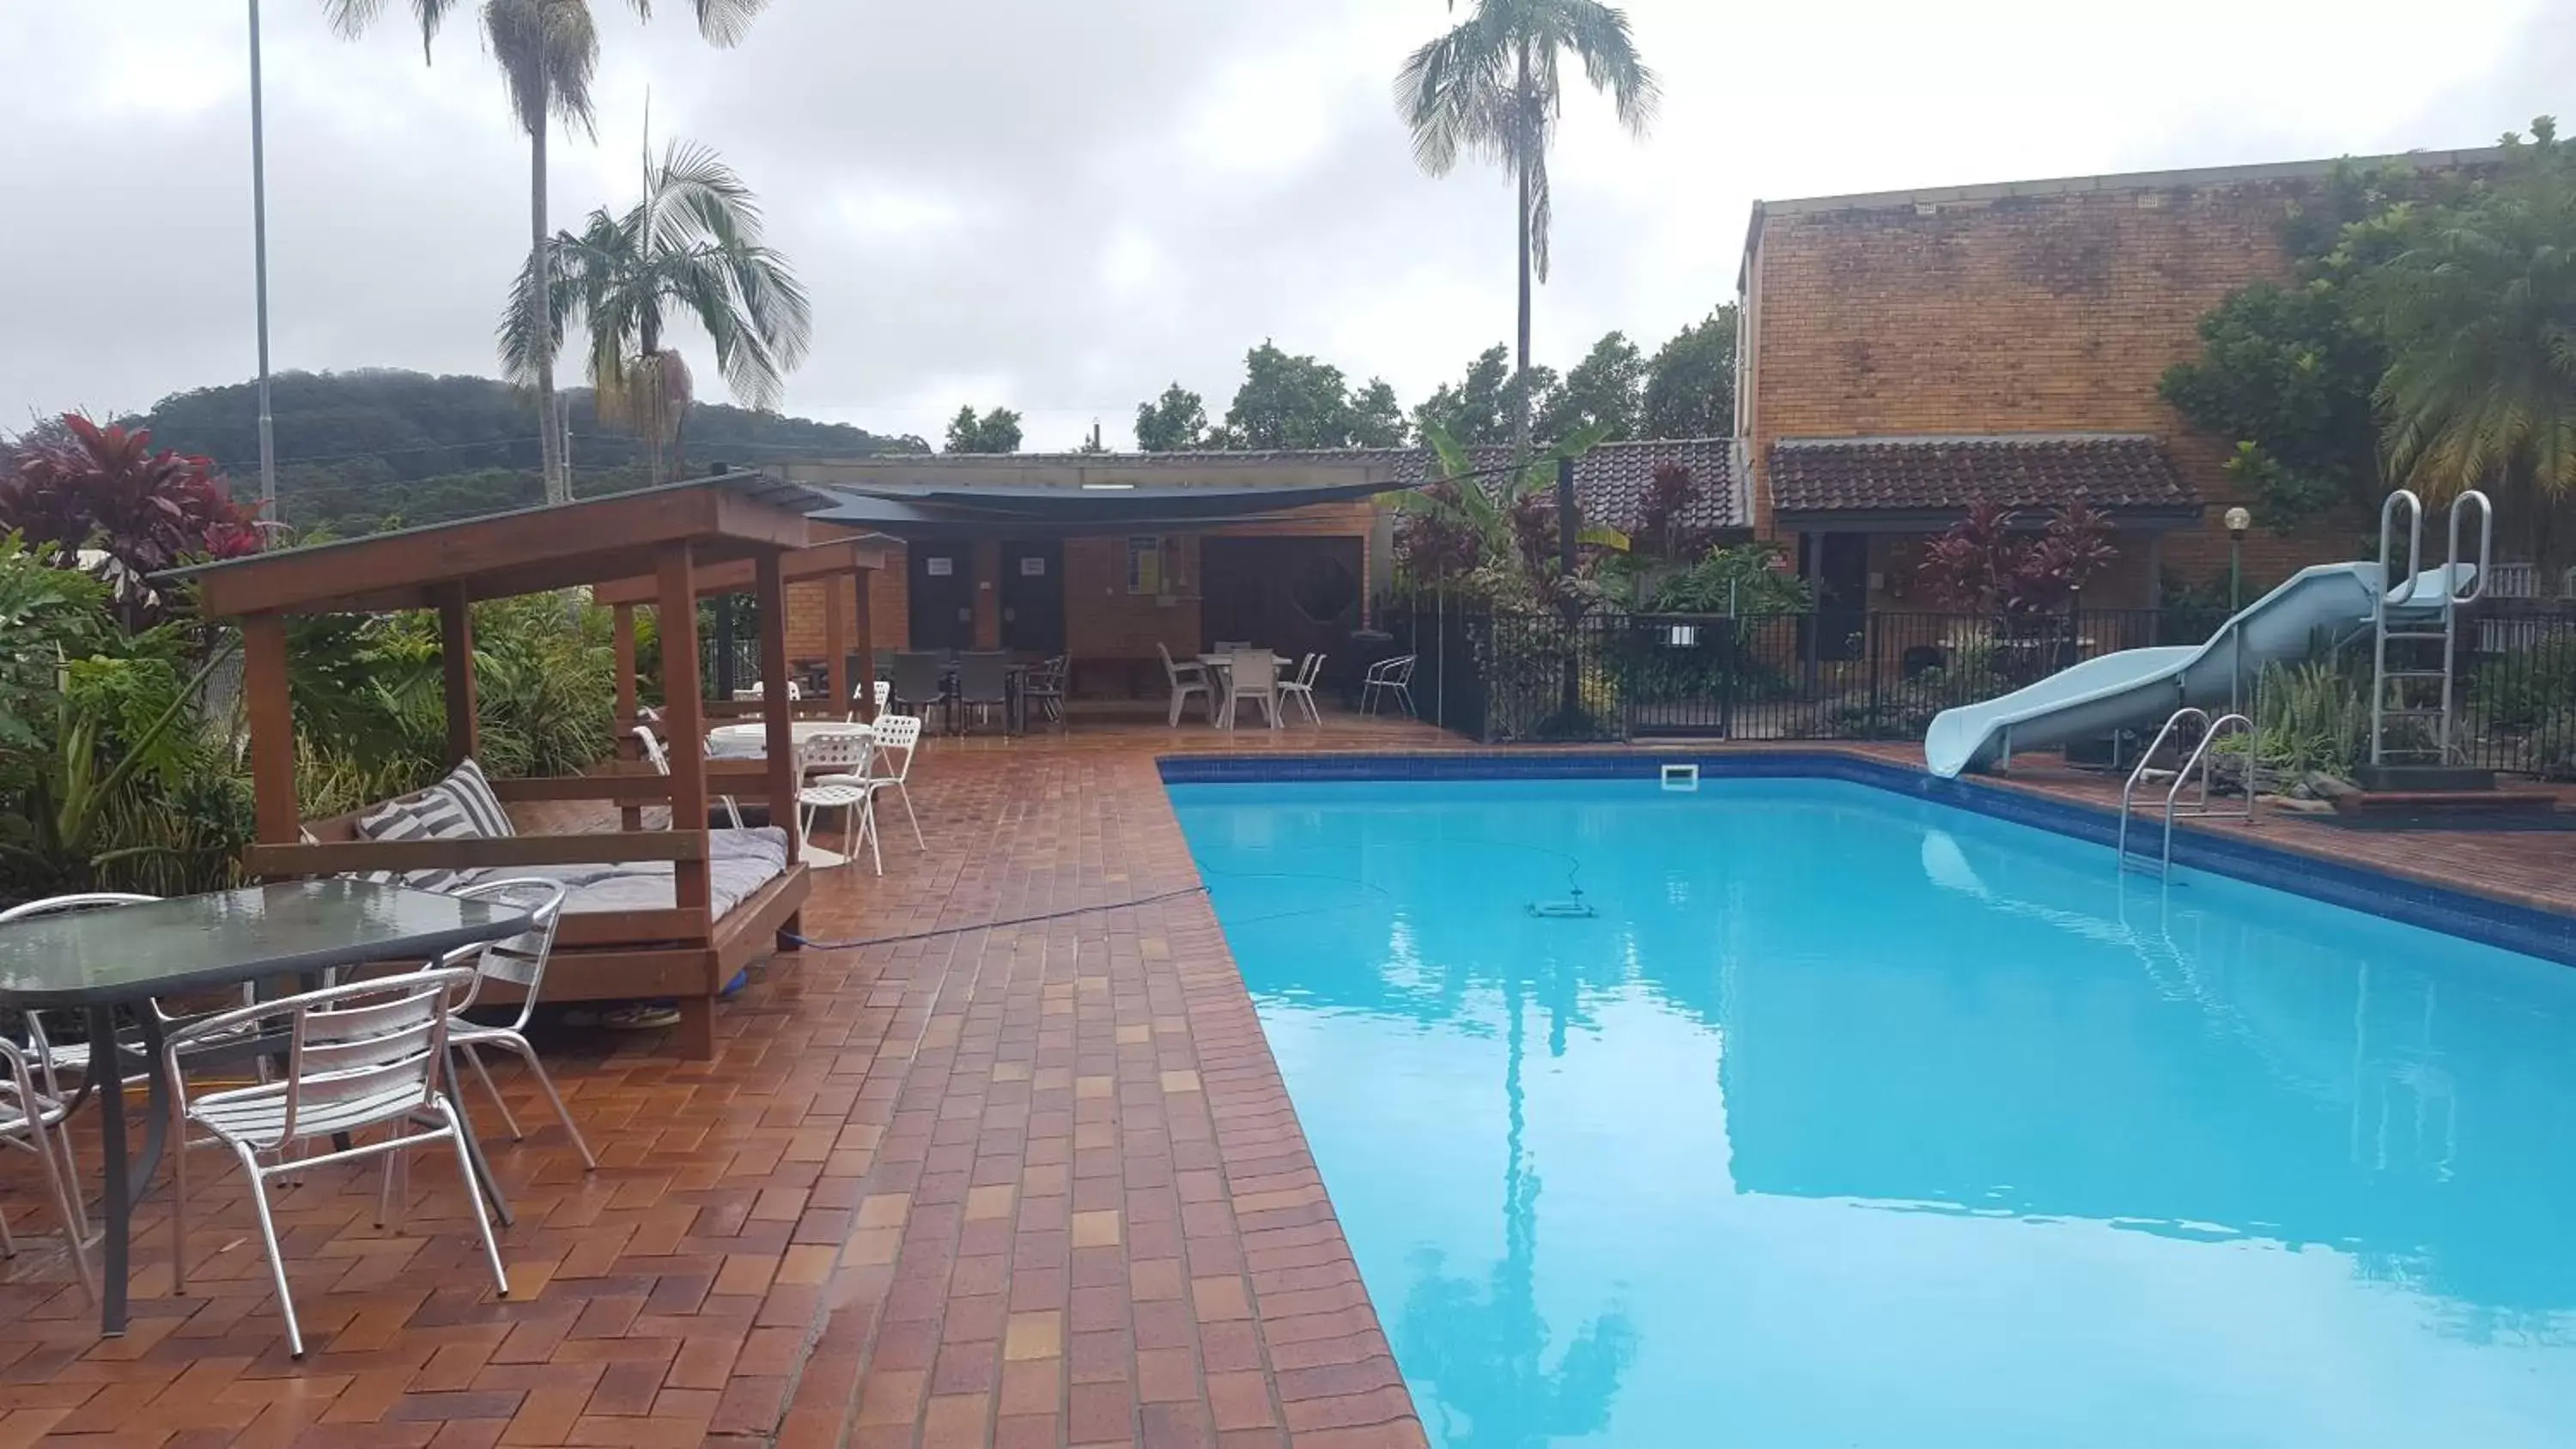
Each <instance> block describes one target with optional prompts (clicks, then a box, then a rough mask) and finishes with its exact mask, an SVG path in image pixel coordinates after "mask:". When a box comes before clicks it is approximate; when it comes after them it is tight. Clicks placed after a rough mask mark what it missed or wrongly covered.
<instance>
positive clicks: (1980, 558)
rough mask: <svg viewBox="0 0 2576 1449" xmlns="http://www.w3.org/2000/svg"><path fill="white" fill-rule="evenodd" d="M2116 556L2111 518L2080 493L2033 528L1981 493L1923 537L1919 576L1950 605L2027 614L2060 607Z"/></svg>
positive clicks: (2045, 611)
mask: <svg viewBox="0 0 2576 1449" xmlns="http://www.w3.org/2000/svg"><path fill="white" fill-rule="evenodd" d="M2118 557H2119V553H2118V550H2116V549H2114V548H2113V547H2112V546H2111V525H2110V521H2109V520H2107V519H2105V518H2104V517H2103V516H2102V515H2101V514H2100V513H2097V512H2095V511H2094V510H2093V509H2091V508H2089V507H2087V506H2086V505H2085V504H2084V503H2083V502H2082V500H2080V499H2079V500H2077V501H2075V502H2072V503H2069V504H2067V505H2066V506H2065V507H2064V508H2062V509H2060V510H2058V512H2057V513H2056V514H2055V515H2054V516H2053V517H2051V518H2050V519H2049V521H2048V525H2047V527H2046V528H2045V529H2044V530H2043V531H2041V532H2039V533H2038V534H2036V535H2033V534H2032V533H2030V532H2028V531H2027V530H2023V529H2019V528H2016V527H2015V520H2014V518H2013V516H2012V515H2011V514H2009V513H2007V512H2005V511H2004V510H2003V509H2002V508H2001V507H1999V506H1997V505H1996V504H1994V503H1991V502H1987V501H1984V500H1979V501H1978V502H1977V503H1975V504H1973V505H1971V506H1970V507H1969V509H1968V511H1967V514H1966V515H1965V516H1964V517H1962V518H1961V519H1960V520H1959V521H1958V522H1956V523H1954V524H1952V525H1950V527H1949V528H1948V529H1947V530H1945V531H1944V532H1943V533H1941V534H1940V536H1938V537H1936V538H1934V539H1933V540H1932V541H1931V542H1930V543H1928V544H1926V545H1924V549H1923V561H1922V563H1921V564H1920V565H1919V566H1918V568H1917V577H1918V578H1919V579H1920V580H1921V581H1922V583H1923V586H1924V587H1925V589H1926V590H1927V591H1929V592H1930V593H1931V595H1932V597H1933V598H1935V599H1937V600H1939V601H1940V602H1942V603H1944V604H1947V605H1949V606H1950V607H1952V608H1959V609H1975V610H1979V611H1981V612H1982V611H1998V610H1999V611H2001V612H2003V613H2006V614H2014V615H2022V616H2029V615H2034V614H2044V613H2048V612H2050V611H2051V610H2054V609H2058V608H2062V607H2064V606H2065V605H2066V604H2067V603H2068V601H2070V600H2071V599H2072V598H2073V597H2074V596H2075V593H2076V591H2077V590H2079V589H2081V588H2083V587H2084V585H2085V584H2086V583H2087V582H2089V581H2090V580H2091V579H2092V577H2093V576H2094V575H2095V574H2097V573H2099V572H2101V570H2102V569H2104V568H2105V567H2108V566H2109V565H2110V564H2111V563H2112V562H2113V561H2114V560H2116V559H2117V558H2118Z"/></svg>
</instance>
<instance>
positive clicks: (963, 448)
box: [948, 403, 1020, 453]
mask: <svg viewBox="0 0 2576 1449" xmlns="http://www.w3.org/2000/svg"><path fill="white" fill-rule="evenodd" d="M1019 450H1020V415H1019V414H1018V413H1015V412H1013V411H1011V410H1010V409H1009V408H995V409H993V410H992V411H991V412H988V413H986V414H984V415H983V416H981V417H978V416H976V415H975V405H974V404H973V403H967V404H965V405H964V406H962V407H960V408H958V409H957V416H955V417H953V418H950V419H949V420H948V451H949V452H951V453H1016V452H1018V451H1019Z"/></svg>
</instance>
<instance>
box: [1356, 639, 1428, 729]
mask: <svg viewBox="0 0 2576 1449" xmlns="http://www.w3.org/2000/svg"><path fill="white" fill-rule="evenodd" d="M1418 657H1419V656H1417V655H1412V654H1398V655H1396V656H1395V657H1394V658H1392V659H1381V660H1379V661H1378V662H1377V663H1375V664H1372V665H1370V666H1369V667H1368V673H1367V674H1366V675H1364V676H1362V677H1361V679H1360V713H1362V714H1375V713H1376V712H1377V711H1378V710H1379V709H1381V708H1383V707H1384V706H1385V703H1386V701H1387V700H1388V699H1394V700H1396V701H1397V702H1399V703H1401V704H1402V705H1403V706H1404V712H1405V713H1406V714H1409V715H1413V716H1414V717H1415V718H1417V719H1418V718H1420V717H1421V712H1420V711H1418V710H1416V709H1415V708H1414V707H1413V665H1414V661H1415V659H1416V658H1418Z"/></svg>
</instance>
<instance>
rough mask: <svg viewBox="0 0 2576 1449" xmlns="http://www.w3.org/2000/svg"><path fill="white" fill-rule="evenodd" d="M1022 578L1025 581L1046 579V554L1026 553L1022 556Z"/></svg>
mask: <svg viewBox="0 0 2576 1449" xmlns="http://www.w3.org/2000/svg"><path fill="white" fill-rule="evenodd" d="M1020 577H1021V578H1024V579H1042V578H1045V577H1046V556H1045V555H1044V554H1034V553H1024V554H1022V555H1020Z"/></svg>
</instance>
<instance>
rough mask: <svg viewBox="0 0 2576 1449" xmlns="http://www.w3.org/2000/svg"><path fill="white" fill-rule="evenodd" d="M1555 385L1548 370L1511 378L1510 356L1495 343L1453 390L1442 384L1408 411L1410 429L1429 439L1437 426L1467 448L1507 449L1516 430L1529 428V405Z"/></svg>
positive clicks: (1537, 369)
mask: <svg viewBox="0 0 2576 1449" xmlns="http://www.w3.org/2000/svg"><path fill="white" fill-rule="evenodd" d="M1556 386H1557V382H1556V373H1555V371H1554V370H1553V369H1551V368H1545V367H1539V368H1528V369H1524V370H1523V371H1521V372H1519V373H1517V374H1515V373H1514V372H1513V371H1512V363H1511V353H1510V352H1509V351H1508V350H1507V349H1505V348H1504V347H1503V345H1502V344H1500V343H1496V344H1495V345H1494V346H1492V347H1488V348H1486V349H1485V350H1484V351H1483V352H1480V353H1478V354H1476V360H1475V361H1473V362H1471V363H1469V364H1467V375H1466V376H1465V377H1464V378H1462V379H1460V380H1459V382H1458V384H1457V385H1456V386H1454V387H1453V386H1451V385H1449V384H1447V383H1442V384H1441V385H1440V386H1439V387H1438V388H1436V389H1434V390H1433V391H1432V394H1431V396H1430V397H1429V398H1427V399H1425V400H1424V401H1423V403H1422V405H1421V406H1420V407H1417V408H1415V409H1414V410H1413V422H1414V428H1415V430H1416V431H1417V432H1420V433H1423V434H1425V435H1428V434H1429V432H1430V430H1431V429H1432V428H1434V427H1438V428H1439V429H1440V430H1442V431H1443V432H1446V433H1447V434H1449V436H1451V437H1452V438H1455V439H1457V440H1458V441H1459V442H1460V443H1463V444H1465V445H1467V446H1468V447H1485V446H1499V445H1502V444H1506V443H1509V442H1511V441H1512V439H1513V434H1514V430H1515V429H1516V428H1520V427H1526V426H1527V425H1528V418H1529V404H1530V401H1531V400H1532V399H1533V398H1536V397H1541V396H1545V395H1548V394H1550V393H1553V392H1554V391H1555V390H1556Z"/></svg>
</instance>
